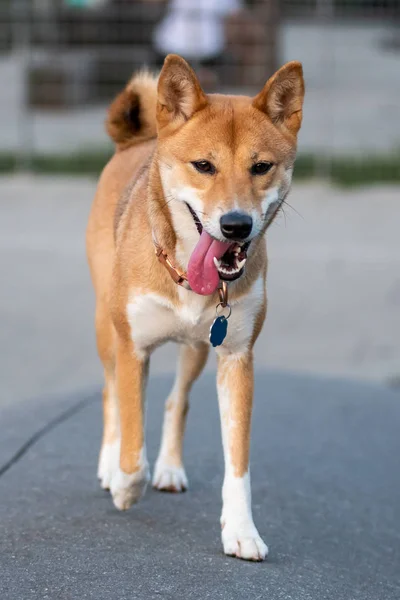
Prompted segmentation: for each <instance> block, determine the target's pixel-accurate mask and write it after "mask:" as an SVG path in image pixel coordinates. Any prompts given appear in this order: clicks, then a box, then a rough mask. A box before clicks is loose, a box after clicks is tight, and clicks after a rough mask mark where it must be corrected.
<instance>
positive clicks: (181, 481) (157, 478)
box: [153, 461, 188, 492]
mask: <svg viewBox="0 0 400 600" xmlns="http://www.w3.org/2000/svg"><path fill="white" fill-rule="evenodd" d="M153 487H154V488H156V489H157V490H162V491H164V492H184V491H185V490H187V488H188V480H187V477H186V473H185V469H184V468H183V467H173V466H171V465H168V464H167V463H165V462H162V461H157V463H156V465H155V467H154V476H153Z"/></svg>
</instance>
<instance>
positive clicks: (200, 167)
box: [192, 160, 216, 175]
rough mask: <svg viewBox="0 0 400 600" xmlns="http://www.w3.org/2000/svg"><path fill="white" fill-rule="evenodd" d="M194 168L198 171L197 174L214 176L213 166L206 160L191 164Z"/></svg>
mask: <svg viewBox="0 0 400 600" xmlns="http://www.w3.org/2000/svg"><path fill="white" fill-rule="evenodd" d="M192 165H193V166H194V168H195V169H196V170H197V171H199V173H207V174H208V175H214V173H215V171H216V169H215V167H214V165H213V164H211V163H210V162H208V160H196V161H194V162H192Z"/></svg>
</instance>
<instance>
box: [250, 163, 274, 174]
mask: <svg viewBox="0 0 400 600" xmlns="http://www.w3.org/2000/svg"><path fill="white" fill-rule="evenodd" d="M271 168H272V163H270V162H259V163H256V164H255V165H253V166H252V167H251V169H250V171H251V174H252V175H265V174H266V173H268V171H269V170H270V169H271Z"/></svg>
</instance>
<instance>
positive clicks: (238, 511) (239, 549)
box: [218, 355, 268, 560]
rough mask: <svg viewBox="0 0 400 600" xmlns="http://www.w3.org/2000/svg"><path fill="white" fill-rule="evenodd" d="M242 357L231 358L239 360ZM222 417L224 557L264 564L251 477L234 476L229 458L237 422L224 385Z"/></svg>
mask: <svg viewBox="0 0 400 600" xmlns="http://www.w3.org/2000/svg"><path fill="white" fill-rule="evenodd" d="M239 358H240V356H235V355H233V356H232V358H231V359H232V360H238V359H239ZM218 400H219V407H220V415H221V428H222V444H223V448H224V458H225V478H224V484H223V487H222V502H223V506H222V515H221V527H222V534H221V536H222V544H223V547H224V552H225V554H228V555H232V556H237V557H238V558H244V559H247V560H264V558H265V557H266V556H267V554H268V548H267V546H266V545H265V544H264V542H263V541H262V539H261V537H260V535H259V533H258V531H257V529H256V526H255V525H254V521H253V516H252V510H251V489H250V475H249V473H245V474H244V475H243V477H237V476H235V474H234V469H233V467H232V462H231V456H230V439H231V434H232V429H233V428H234V427H235V425H236V424H235V422H234V421H233V420H232V419H231V416H230V393H229V388H227V387H226V386H225V385H223V384H220V385H218Z"/></svg>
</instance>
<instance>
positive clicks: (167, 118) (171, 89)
mask: <svg viewBox="0 0 400 600" xmlns="http://www.w3.org/2000/svg"><path fill="white" fill-rule="evenodd" d="M206 105H207V97H206V95H205V93H204V92H203V90H202V89H201V86H200V83H199V81H198V79H197V77H196V74H195V72H194V71H193V69H192V68H191V67H190V66H189V65H188V63H187V62H186V61H185V60H183V58H181V57H180V56H177V55H176V54H168V56H167V58H166V59H165V61H164V66H163V68H162V70H161V73H160V77H159V80H158V102H157V122H158V126H159V128H160V129H161V128H163V127H165V126H167V125H172V126H173V127H177V126H180V125H182V124H183V123H184V122H185V121H187V120H188V119H190V118H191V117H192V116H193V115H194V114H195V113H196V112H197V111H199V110H201V109H202V108H204V107H205V106H206Z"/></svg>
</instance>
